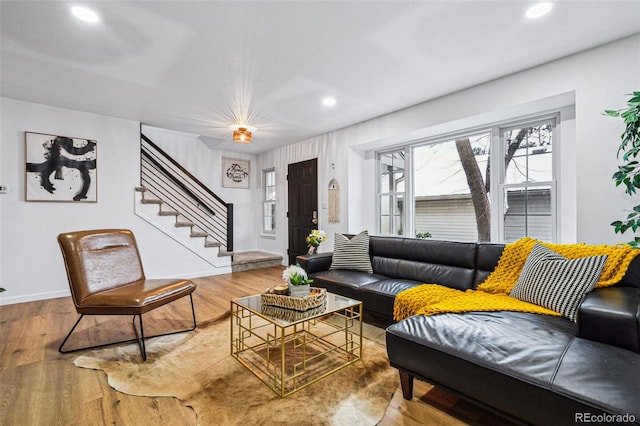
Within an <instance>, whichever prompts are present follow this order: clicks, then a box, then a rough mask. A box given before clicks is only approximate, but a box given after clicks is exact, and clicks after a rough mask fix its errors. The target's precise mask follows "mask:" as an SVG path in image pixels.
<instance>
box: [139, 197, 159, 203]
mask: <svg viewBox="0 0 640 426" xmlns="http://www.w3.org/2000/svg"><path fill="white" fill-rule="evenodd" d="M140 201H141V202H142V204H162V203H164V201H162V200H159V199H157V198H149V199H147V198H143V199H142V200H140Z"/></svg>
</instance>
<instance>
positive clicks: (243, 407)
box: [74, 317, 399, 425]
mask: <svg viewBox="0 0 640 426" xmlns="http://www.w3.org/2000/svg"><path fill="white" fill-rule="evenodd" d="M365 326H366V324H365ZM365 328H366V327H365ZM229 334H230V325H229V319H228V317H221V318H218V319H216V320H212V321H209V322H208V323H205V324H200V325H199V326H198V329H197V330H196V331H194V332H191V333H183V334H177V335H172V336H165V337H159V338H155V339H151V340H149V341H148V342H147V361H146V362H142V361H141V358H140V353H139V349H138V346H137V344H131V345H128V346H121V347H111V348H106V349H100V350H95V351H92V352H89V353H87V354H85V355H82V356H80V357H78V358H77V359H76V360H75V361H74V364H75V365H76V366H78V367H84V368H91V369H97V370H103V371H105V372H106V374H107V376H108V381H109V385H110V386H111V387H113V388H114V389H116V390H118V391H120V392H124V393H126V394H130V395H137V396H170V397H175V398H178V399H179V400H181V401H182V403H183V404H184V405H186V406H189V407H192V408H193V409H194V410H195V412H196V413H197V416H198V422H199V424H200V425H271V424H305V425H375V424H376V423H378V422H379V421H380V419H381V418H382V417H383V416H384V414H385V410H386V408H387V405H388V404H389V401H390V400H391V397H392V395H393V393H394V392H395V391H396V389H397V388H398V384H399V383H398V373H397V370H395V369H393V368H391V367H390V366H389V361H388V358H387V355H386V350H385V347H384V346H383V345H382V344H380V343H377V342H375V341H373V340H370V339H363V357H362V358H363V359H362V360H361V361H358V362H356V363H354V364H352V365H350V366H347V367H345V368H343V369H342V370H340V371H338V372H336V373H334V374H332V375H330V376H328V377H326V378H324V379H322V380H320V381H318V382H317V383H314V384H312V385H310V386H309V387H307V388H305V389H302V390H300V391H298V392H296V393H294V394H293V395H290V396H288V397H286V398H280V397H279V396H277V395H276V394H275V393H274V392H273V391H272V390H270V389H269V388H267V386H266V385H265V384H263V383H262V382H261V381H260V380H259V379H258V378H256V377H255V376H254V375H253V374H252V373H250V372H249V371H248V370H247V369H245V368H244V367H243V366H242V365H240V363H238V362H237V361H236V360H235V359H233V358H232V357H231V355H230V354H229V352H230V342H229ZM365 335H366V334H365Z"/></svg>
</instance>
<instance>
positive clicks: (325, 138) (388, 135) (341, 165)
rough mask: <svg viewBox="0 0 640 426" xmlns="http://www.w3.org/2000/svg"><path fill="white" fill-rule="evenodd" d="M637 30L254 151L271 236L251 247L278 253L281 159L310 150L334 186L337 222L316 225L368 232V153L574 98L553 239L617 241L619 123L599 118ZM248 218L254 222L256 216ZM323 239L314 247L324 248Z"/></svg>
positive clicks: (281, 245)
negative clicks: (266, 190)
mask: <svg viewBox="0 0 640 426" xmlns="http://www.w3.org/2000/svg"><path fill="white" fill-rule="evenodd" d="M639 51H640V36H634V37H631V38H627V39H624V40H621V41H618V42H615V43H611V44H609V45H606V46H602V47H600V48H597V49H593V50H590V51H587V52H583V53H581V54H578V55H574V56H571V57H567V58H564V59H562V60H558V61H555V62H551V63H548V64H545V65H542V66H539V67H536V68H533V69H530V70H527V71H524V72H521V73H517V74H514V75H511V76H507V77H504V78H501V79H498V80H495V81H492V82H489V83H486V84H483V85H479V86H476V87H473V88H470V89H468V90H464V91H460V92H457V93H453V94H451V95H448V96H444V97H442V98H439V99H436V100H433V101H430V102H425V103H423V104H419V105H416V106H414V107H410V108H407V109H404V110H401V111H397V112H394V113H391V114H388V115H385V116H382V117H378V118H375V119H372V120H369V121H367V122H364V123H360V124H356V125H354V126H350V127H347V128H344V129H340V130H336V131H334V132H331V133H327V134H324V135H320V136H317V137H313V138H309V139H307V140H304V141H301V142H298V143H296V144H294V145H291V146H287V147H284V148H280V149H276V150H274V151H272V152H269V153H265V154H263V155H261V156H259V158H258V164H259V166H260V167H261V168H268V167H275V168H276V174H277V179H278V185H277V187H276V191H277V204H276V208H277V211H278V212H277V215H278V222H277V235H276V237H275V238H274V239H271V240H267V239H266V238H263V239H261V240H259V242H258V245H259V247H261V248H268V249H269V250H271V251H278V252H281V253H285V252H286V249H287V234H286V227H287V223H286V217H285V216H284V213H285V212H286V181H285V180H284V179H285V177H284V175H285V174H286V166H287V164H289V163H293V162H296V161H301V160H304V159H307V158H313V157H318V162H319V169H320V170H319V189H320V197H321V200H320V202H321V203H322V202H323V201H324V200H325V198H326V185H327V184H328V181H329V179H331V174H330V173H331V169H330V164H331V163H332V162H335V163H336V170H335V175H336V178H337V179H338V180H339V181H340V185H341V188H342V193H341V195H342V209H341V210H342V222H341V223H340V224H338V225H330V224H328V223H327V221H326V215H325V214H321V216H320V223H319V227H320V228H321V229H324V230H325V231H327V233H328V234H332V233H333V232H358V231H360V230H362V229H368V230H369V231H370V232H372V231H374V230H375V214H374V212H375V179H374V177H375V160H374V158H373V155H372V152H373V150H375V149H382V148H385V147H390V146H393V145H394V144H399V143H404V142H407V141H410V140H417V139H421V138H425V137H428V136H433V135H437V134H444V133H447V132H453V131H456V130H462V129H466V128H470V127H474V126H477V125H480V124H482V123H485V124H486V123H488V122H491V121H492V120H498V119H504V118H507V117H508V118H516V117H518V116H519V115H521V114H523V113H526V112H531V110H532V107H533V108H540V111H541V112H542V111H543V110H544V108H546V107H547V106H549V105H552V106H554V105H555V106H556V107H560V106H563V103H565V104H566V100H567V99H571V100H573V99H575V117H574V116H573V112H572V111H570V112H569V113H567V114H565V116H564V118H566V121H565V124H566V125H565V128H564V129H563V134H562V137H563V141H566V142H567V146H566V147H564V148H562V149H563V151H562V154H561V162H562V165H561V174H562V175H561V179H562V184H563V185H564V189H563V193H562V195H561V197H562V198H561V200H560V201H561V209H562V210H561V218H560V223H561V226H562V234H561V238H560V241H562V242H574V241H585V242H587V243H611V244H612V243H617V242H620V241H627V240H629V239H630V238H629V236H628V235H627V236H620V235H615V234H614V232H613V228H612V227H611V226H610V225H609V224H610V223H611V221H613V220H614V219H617V218H619V217H622V216H625V215H626V213H625V209H630V208H631V206H633V204H634V203H637V202H638V201H637V197H636V199H635V200H633V199H631V197H628V196H627V195H626V194H623V191H622V190H620V189H619V188H618V189H616V188H615V186H614V183H613V181H612V180H611V175H612V174H613V172H614V171H615V170H616V165H617V160H616V158H615V156H616V150H617V146H618V144H619V134H620V133H621V132H622V128H623V124H622V121H621V120H619V119H618V120H616V119H613V118H609V117H605V116H603V115H602V112H603V111H604V110H605V109H618V108H622V107H624V106H625V104H626V99H627V98H628V97H627V96H626V94H628V93H631V92H632V91H634V90H638V88H639V87H640V55H638V52H639ZM256 220H258V219H256ZM331 249H332V242H331V241H329V242H327V243H324V244H323V245H321V247H320V251H330V250H331Z"/></svg>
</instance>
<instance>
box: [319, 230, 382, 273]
mask: <svg viewBox="0 0 640 426" xmlns="http://www.w3.org/2000/svg"><path fill="white" fill-rule="evenodd" d="M330 269H350V270H354V271H363V272H368V273H370V274H372V273H373V268H372V267H371V258H370V257H369V233H368V232H367V231H362V232H361V233H359V234H358V235H356V236H355V237H353V238H351V239H348V238H347V237H345V236H344V235H341V234H336V235H335V239H334V244H333V259H332V260H331V268H330Z"/></svg>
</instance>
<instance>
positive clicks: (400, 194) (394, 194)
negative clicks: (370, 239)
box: [375, 147, 413, 237]
mask: <svg viewBox="0 0 640 426" xmlns="http://www.w3.org/2000/svg"><path fill="white" fill-rule="evenodd" d="M410 151H411V150H410V149H409V147H400V148H394V149H389V150H385V151H379V152H376V180H375V182H376V230H377V234H378V235H388V236H395V237H398V236H405V235H406V232H407V230H408V229H410V228H409V226H411V229H412V228H413V226H412V225H410V224H409V223H408V222H407V218H408V217H410V216H408V215H407V209H411V208H410V207H409V206H408V203H407V200H408V197H409V188H411V186H412V185H411V178H410V177H409V176H408V175H407V167H408V165H410V164H411V154H410ZM396 153H402V154H403V155H404V169H403V170H404V191H397V190H395V189H397V188H396V187H394V190H393V191H391V190H390V191H388V192H382V188H381V187H380V181H381V179H380V176H381V175H380V158H381V157H382V156H385V155H393V154H396ZM387 196H388V197H391V199H392V200H398V199H399V198H402V199H403V203H404V214H403V215H402V219H401V220H402V223H401V224H400V227H396V223H395V220H396V216H397V215H395V214H392V213H391V212H390V213H389V215H388V216H389V230H390V231H393V230H396V229H398V230H402V234H394V233H382V229H381V228H382V197H387ZM394 202H395V201H394Z"/></svg>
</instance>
